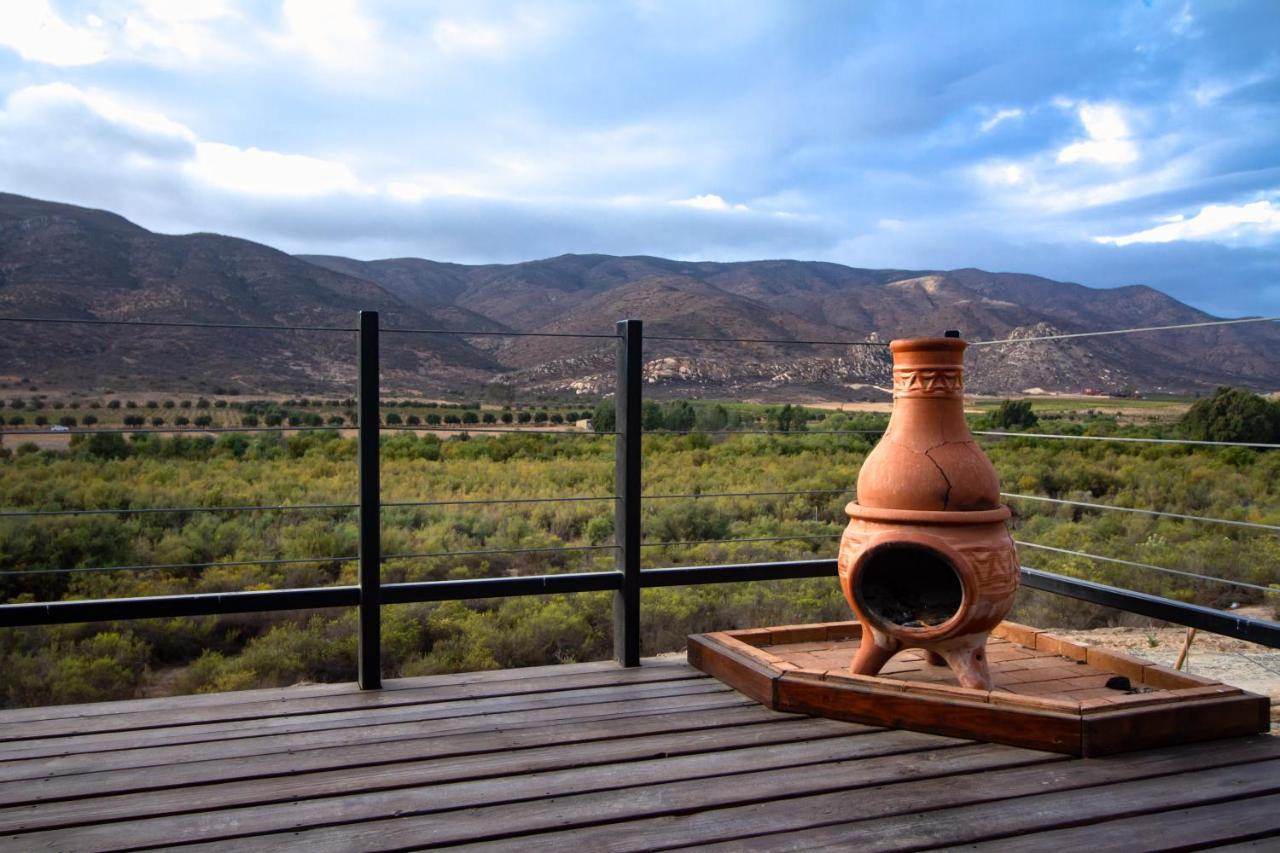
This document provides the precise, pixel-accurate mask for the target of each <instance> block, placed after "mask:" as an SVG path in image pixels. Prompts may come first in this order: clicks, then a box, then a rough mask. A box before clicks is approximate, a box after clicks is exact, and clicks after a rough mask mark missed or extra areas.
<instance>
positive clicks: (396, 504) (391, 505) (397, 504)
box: [382, 495, 618, 509]
mask: <svg viewBox="0 0 1280 853" xmlns="http://www.w3.org/2000/svg"><path fill="white" fill-rule="evenodd" d="M617 499H618V496H617V495H572V496H569V497H564V498H475V499H466V500H456V501H383V502H382V508H383V509H396V508H401V507H419V506H471V505H473V504H486V505H487V504H494V505H497V504H551V503H574V502H581V501H616V500H617Z"/></svg>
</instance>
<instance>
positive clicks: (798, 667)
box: [689, 622, 1270, 756]
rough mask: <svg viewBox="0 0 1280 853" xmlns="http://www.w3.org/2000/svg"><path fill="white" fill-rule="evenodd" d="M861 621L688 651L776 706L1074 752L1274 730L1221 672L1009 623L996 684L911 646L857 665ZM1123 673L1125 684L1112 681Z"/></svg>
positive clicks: (758, 633)
mask: <svg viewBox="0 0 1280 853" xmlns="http://www.w3.org/2000/svg"><path fill="white" fill-rule="evenodd" d="M861 637H862V626H861V625H859V624H858V623H857V622H833V623H829V624H819V625H787V626H781V627H776V628H758V629H751V630H742V631H722V632H718V633H713V634H696V635H693V636H690V637H689V662H690V663H691V664H693V665H694V666H696V667H698V668H699V669H701V670H703V671H704V672H706V673H708V674H710V675H714V676H716V677H717V678H719V679H720V680H722V681H724V682H725V683H726V684H729V685H730V686H732V687H734V688H736V689H738V690H740V691H742V692H743V693H745V694H746V695H748V696H751V697H752V698H754V699H756V700H757V701H759V702H761V703H762V704H764V705H766V706H767V707H769V708H773V709H775V710H778V711H791V712H796V713H805V714H815V715H817V716H822V717H829V718H832V719H838V720H851V721H855V722H861V723H870V724H874V725H885V726H893V727H895V728H904V729H912V730H915V731H925V732H934V733H937V734H946V735H953V736H958V737H971V738H975V739H978V740H985V741H991V742H994V743H1006V744H1013V745H1016V746H1026V747H1032V748H1035V749H1047V750H1052V751H1054V752H1062V753H1066V754H1068V755H1084V756H1091V755H1108V754H1111V753H1116V752H1127V751H1132V750H1138V749H1149V748H1151V747H1156V746H1165V745H1168V744H1174V743H1187V742H1191V741H1199V740H1211V739H1215V738H1221V737H1231V736H1238V735H1247V734H1256V733H1259V732H1266V731H1267V730H1268V729H1269V727H1270V721H1269V716H1270V702H1269V700H1268V699H1267V697H1265V696H1258V695H1255V694H1253V693H1247V692H1245V691H1243V690H1241V689H1239V688H1237V687H1231V686H1229V685H1226V684H1222V683H1220V682H1216V681H1210V680H1208V679H1204V678H1200V677H1198V676H1194V675H1188V674H1186V673H1182V672H1177V671H1174V670H1171V669H1168V668H1166V667H1162V666H1157V665H1155V664H1151V663H1147V662H1145V661H1142V660H1139V659H1138V658H1135V657H1132V656H1130V655H1125V654H1120V653H1118V652H1110V651H1104V650H1102V649H1095V648H1093V647H1091V646H1086V645H1083V644H1081V643H1076V642H1073V641H1071V640H1067V639H1063V638H1060V637H1056V636H1054V635H1053V634H1050V633H1048V632H1045V631H1040V630H1038V629H1035V628H1030V627H1028V626H1026V625H1018V624H1016V623H1013V622H1005V623H1002V624H1001V625H1000V626H999V627H998V628H997V629H996V630H995V631H993V632H992V637H991V640H990V641H989V642H988V644H987V661H988V664H989V666H990V668H991V676H992V680H993V681H994V682H995V688H994V689H993V690H990V691H986V690H972V689H968V688H963V687H960V686H958V685H957V684H956V680H955V677H954V675H953V674H952V673H951V671H950V670H949V669H947V668H946V667H945V666H931V665H930V664H928V663H927V662H926V660H925V655H924V653H923V652H922V651H919V650H915V649H913V650H908V651H905V652H903V653H901V654H899V655H898V656H897V657H895V658H894V659H893V660H891V661H890V662H889V663H888V665H886V666H885V668H884V669H883V670H881V672H880V674H879V675H878V676H876V677H871V676H863V675H853V674H851V673H850V672H849V671H848V666H849V662H850V661H851V660H852V658H853V653H854V651H855V650H856V649H857V648H858V645H859V643H860V642H861ZM1116 676H1121V677H1123V678H1124V679H1125V680H1126V681H1127V684H1128V688H1127V689H1125V688H1123V687H1107V686H1106V685H1107V683H1108V681H1111V680H1112V679H1114V678H1115V677H1116Z"/></svg>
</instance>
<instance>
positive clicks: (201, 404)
mask: <svg viewBox="0 0 1280 853" xmlns="http://www.w3.org/2000/svg"><path fill="white" fill-rule="evenodd" d="M183 402H184V403H189V402H190V401H189V400H183ZM196 408H197V409H207V408H209V401H208V400H206V399H205V398H204V397H201V398H200V399H199V400H196Z"/></svg>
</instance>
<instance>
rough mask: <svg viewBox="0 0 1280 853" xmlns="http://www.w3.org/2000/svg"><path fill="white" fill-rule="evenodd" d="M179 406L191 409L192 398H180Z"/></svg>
mask: <svg viewBox="0 0 1280 853" xmlns="http://www.w3.org/2000/svg"><path fill="white" fill-rule="evenodd" d="M178 408H179V409H189V408H191V401H190V400H179V401H178Z"/></svg>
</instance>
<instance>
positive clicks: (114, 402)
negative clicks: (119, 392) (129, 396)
mask: <svg viewBox="0 0 1280 853" xmlns="http://www.w3.org/2000/svg"><path fill="white" fill-rule="evenodd" d="M107 408H108V409H118V408H120V401H119V400H112V401H111V402H109V403H107Z"/></svg>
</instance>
